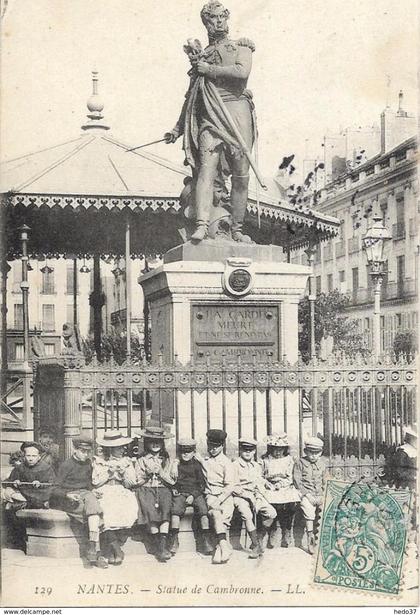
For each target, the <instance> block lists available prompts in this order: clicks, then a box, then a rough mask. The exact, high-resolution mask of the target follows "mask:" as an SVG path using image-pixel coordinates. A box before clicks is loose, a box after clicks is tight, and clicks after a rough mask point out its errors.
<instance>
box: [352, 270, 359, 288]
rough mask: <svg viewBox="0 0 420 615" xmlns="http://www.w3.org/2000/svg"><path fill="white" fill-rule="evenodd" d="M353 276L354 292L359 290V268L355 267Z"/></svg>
mask: <svg viewBox="0 0 420 615" xmlns="http://www.w3.org/2000/svg"><path fill="white" fill-rule="evenodd" d="M351 275H352V289H353V291H355V290H357V289H358V288H359V267H353V269H352V270H351Z"/></svg>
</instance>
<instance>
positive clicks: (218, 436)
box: [207, 429, 227, 445]
mask: <svg viewBox="0 0 420 615" xmlns="http://www.w3.org/2000/svg"><path fill="white" fill-rule="evenodd" d="M226 438H227V433H226V432H225V431H224V430H223V429H209V430H208V432H207V442H210V443H211V444H217V445H220V444H224V443H225V440H226Z"/></svg>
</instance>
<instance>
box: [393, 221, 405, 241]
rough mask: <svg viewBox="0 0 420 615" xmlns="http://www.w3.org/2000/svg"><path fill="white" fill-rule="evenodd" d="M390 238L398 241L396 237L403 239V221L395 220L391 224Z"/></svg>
mask: <svg viewBox="0 0 420 615" xmlns="http://www.w3.org/2000/svg"><path fill="white" fill-rule="evenodd" d="M392 239H393V240H394V241H398V239H405V223H404V222H396V223H395V224H393V225H392Z"/></svg>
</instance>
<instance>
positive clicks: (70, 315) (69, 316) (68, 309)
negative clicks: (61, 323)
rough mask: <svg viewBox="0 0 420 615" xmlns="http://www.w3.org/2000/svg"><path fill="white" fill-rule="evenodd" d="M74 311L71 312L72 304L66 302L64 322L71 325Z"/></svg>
mask: <svg viewBox="0 0 420 615" xmlns="http://www.w3.org/2000/svg"><path fill="white" fill-rule="evenodd" d="M73 317H74V313H73V304H71V303H68V304H67V306H66V322H68V323H69V325H73V324H74V318H73Z"/></svg>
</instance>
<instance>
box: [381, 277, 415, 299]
mask: <svg viewBox="0 0 420 615" xmlns="http://www.w3.org/2000/svg"><path fill="white" fill-rule="evenodd" d="M416 294H417V289H416V281H415V280H414V279H410V278H406V279H404V280H397V281H396V282H388V284H386V285H385V286H383V287H382V298H383V299H398V298H400V297H415V296H416Z"/></svg>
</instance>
